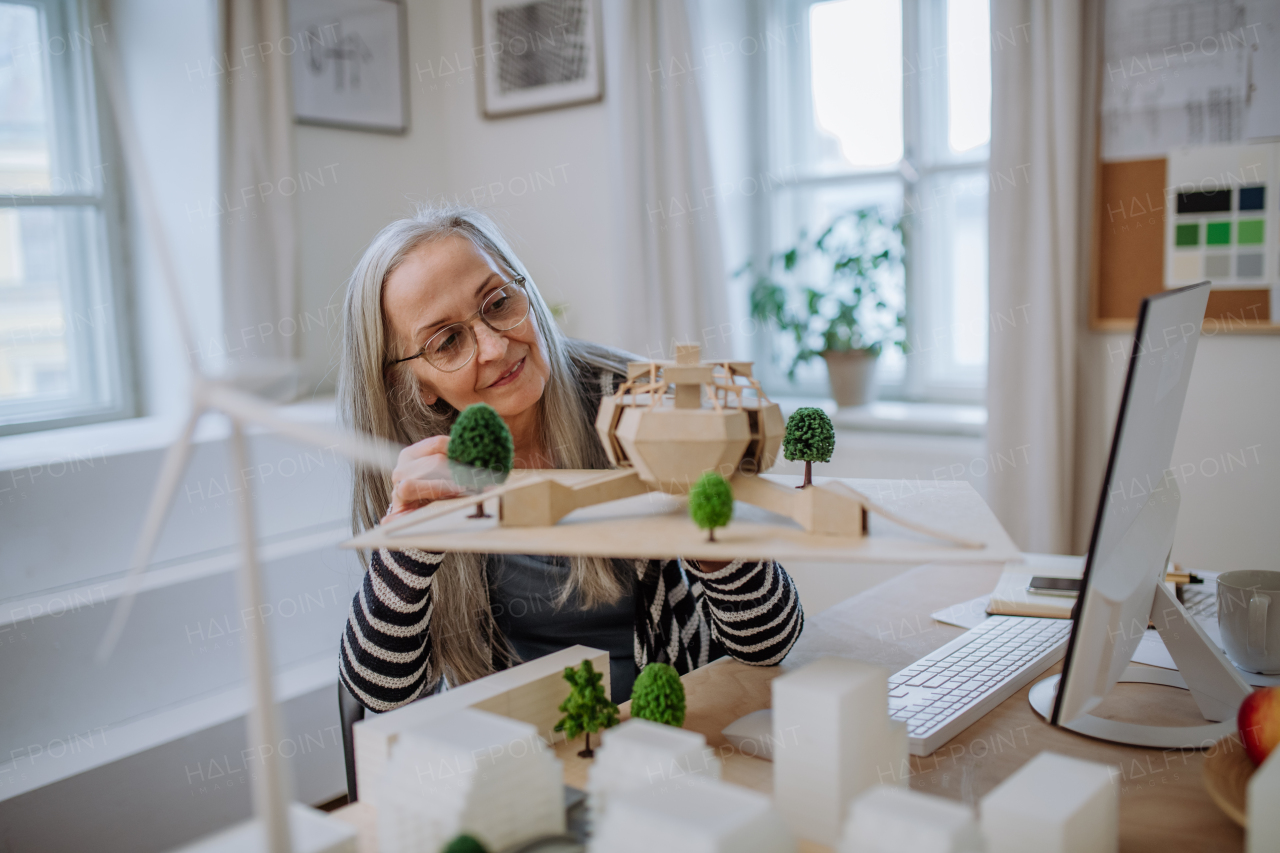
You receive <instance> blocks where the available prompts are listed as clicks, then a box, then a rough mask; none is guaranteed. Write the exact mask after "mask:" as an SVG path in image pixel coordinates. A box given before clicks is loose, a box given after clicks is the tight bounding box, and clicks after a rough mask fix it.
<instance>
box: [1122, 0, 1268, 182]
mask: <svg viewBox="0 0 1280 853" xmlns="http://www.w3.org/2000/svg"><path fill="white" fill-rule="evenodd" d="M1102 31H1103V68H1102V104H1101V110H1100V112H1101V118H1102V152H1101V154H1102V159H1103V160H1104V161H1113V160H1134V159H1142V158H1148V157H1164V156H1165V155H1166V154H1168V153H1169V152H1170V151H1172V150H1173V149H1174V148H1177V147H1179V146H1184V145H1216V144H1221V143H1232V142H1244V141H1246V140H1249V139H1260V138H1266V137H1270V136H1275V135H1277V134H1280V76H1278V75H1277V74H1276V73H1275V72H1276V70H1277V68H1280V3H1276V2H1275V0H1227V1H1226V2H1218V3H1171V2H1169V0H1107V3H1106V12H1105V21H1104V26H1103V28H1102Z"/></svg>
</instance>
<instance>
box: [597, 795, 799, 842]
mask: <svg viewBox="0 0 1280 853" xmlns="http://www.w3.org/2000/svg"><path fill="white" fill-rule="evenodd" d="M587 849H588V853H655V851H661V853H794V851H795V849H796V843H795V839H794V838H793V837H792V835H791V832H790V831H789V830H788V829H787V825H786V823H785V822H784V821H783V820H782V817H781V815H779V814H778V812H777V811H776V810H775V809H774V807H773V803H772V802H771V801H770V800H769V798H768V797H766V796H765V795H764V794H761V793H758V792H756V791H751V790H748V789H746V788H741V787H739V786H737V785H730V784H728V783H727V782H720V781H718V780H715V779H710V778H705V777H704V778H701V779H698V778H695V779H694V780H691V781H690V782H689V783H688V784H685V785H682V786H680V787H679V788H661V787H655V786H644V787H640V788H631V789H629V790H626V791H618V792H616V793H614V794H613V795H612V796H611V797H610V798H609V810H608V813H607V814H606V815H605V817H604V819H603V820H601V821H600V823H599V824H597V825H596V828H595V833H594V835H593V836H592V838H591V845H590V846H589V847H588V848H587Z"/></svg>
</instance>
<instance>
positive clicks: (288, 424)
mask: <svg viewBox="0 0 1280 853" xmlns="http://www.w3.org/2000/svg"><path fill="white" fill-rule="evenodd" d="M203 394H204V399H205V401H206V402H207V404H208V405H209V406H210V407H211V408H216V409H218V410H220V411H223V412H225V413H226V414H227V415H229V416H230V417H232V418H234V419H236V420H238V421H240V422H241V423H244V424H254V425H256V426H260V427H267V428H269V429H271V430H274V431H275V432H278V433H281V434H283V435H286V436H288V437H290V438H292V439H295V440H297V441H300V442H302V443H304V444H310V445H313V446H315V447H321V448H325V449H333V450H334V451H336V452H337V453H340V454H342V455H343V456H345V457H347V458H348V459H350V460H351V461H352V462H358V463H360V464H361V465H368V466H369V467H370V468H377V469H380V470H382V471H386V472H388V473H390V472H391V471H392V470H393V469H394V468H395V467H396V463H397V462H398V461H399V459H400V448H399V446H397V445H396V444H394V443H392V442H390V441H386V440H384V439H381V438H372V437H369V436H364V435H360V434H359V433H355V432H350V431H347V430H341V429H335V428H333V427H327V426H320V425H317V424H308V423H302V422H300V421H291V420H289V419H288V418H286V417H284V416H283V415H281V414H280V410H279V409H277V408H276V407H275V406H273V405H271V404H270V403H267V402H265V401H263V400H261V399H259V398H258V397H254V396H253V395H251V394H246V393H244V392H243V391H240V390H238V389H236V388H233V387H231V386H230V385H227V384H226V383H223V382H210V383H209V384H208V385H207V386H206V387H205V388H204V390H203Z"/></svg>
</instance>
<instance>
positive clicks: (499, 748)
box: [378, 708, 565, 853]
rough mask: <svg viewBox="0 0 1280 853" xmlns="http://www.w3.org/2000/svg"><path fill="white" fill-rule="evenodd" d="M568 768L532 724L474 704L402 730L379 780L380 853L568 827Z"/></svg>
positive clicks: (497, 842)
mask: <svg viewBox="0 0 1280 853" xmlns="http://www.w3.org/2000/svg"><path fill="white" fill-rule="evenodd" d="M562 774H563V769H562V767H561V763H560V761H559V760H558V759H557V758H556V757H555V754H554V753H553V752H552V751H551V749H550V748H549V747H548V746H547V745H546V743H545V742H544V741H543V740H542V739H541V738H540V737H538V732H537V729H535V728H534V727H533V726H531V725H529V724H528V723H521V722H518V721H516V720H510V719H507V718H506V717H499V716H498V715H496V714H490V713H488V712H486V711H477V710H475V709H472V708H468V709H465V710H461V711H457V712H455V713H452V714H448V715H446V716H443V717H438V718H436V719H434V720H432V721H430V722H429V723H427V724H425V725H423V726H422V727H420V728H417V729H413V730H411V731H407V732H404V733H402V734H401V736H400V738H399V740H398V741H397V743H396V745H395V747H394V748H393V750H392V753H391V761H390V763H389V764H388V765H387V769H386V771H385V773H384V775H383V778H382V780H381V791H380V792H379V794H380V796H379V800H378V841H379V849H380V850H381V851H382V853H437V851H439V850H440V849H441V848H442V847H443V846H444V845H445V844H447V843H448V842H449V841H450V840H452V839H453V838H454V837H455V836H457V835H459V834H460V833H464V832H465V833H468V834H470V835H473V836H475V837H476V838H478V839H479V840H480V841H482V842H483V843H484V845H485V846H486V847H488V848H489V849H490V850H500V849H503V848H505V847H508V846H511V845H513V844H519V843H520V842H523V841H528V840H530V839H532V838H536V837H538V836H540V835H549V834H554V833H561V832H564V827H565V820H564V787H563V775H562Z"/></svg>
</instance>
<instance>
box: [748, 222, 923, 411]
mask: <svg viewBox="0 0 1280 853" xmlns="http://www.w3.org/2000/svg"><path fill="white" fill-rule="evenodd" d="M903 255H904V246H903V240H902V226H901V223H900V222H899V221H897V220H894V221H886V219H885V218H884V216H883V215H882V214H881V213H880V211H879V209H877V208H874V207H869V208H863V209H861V210H852V211H849V212H847V213H842V214H840V215H839V216H837V217H836V218H835V219H834V220H832V222H831V224H830V225H828V226H827V227H826V229H825V230H824V231H823V232H822V234H821V235H819V236H818V237H817V239H814V240H810V239H809V238H808V236H807V234H806V232H804V231H801V232H800V239H799V240H798V241H797V242H796V244H795V245H794V246H791V247H790V248H787V249H783V250H782V251H779V252H775V253H774V254H773V255H771V256H770V257H769V261H768V264H767V268H766V269H758V268H757V266H756V265H755V263H754V262H751V261H748V262H747V263H746V264H745V265H744V266H743V267H742V268H741V269H739V270H738V272H737V273H736V274H735V275H736V276H744V275H746V276H751V277H752V284H751V297H750V303H751V316H752V318H753V319H755V320H756V321H757V322H759V323H761V324H766V325H771V326H775V327H776V328H777V329H778V330H779V331H780V332H782V333H783V334H784V335H785V336H786V337H788V338H790V340H791V343H792V344H793V346H794V348H795V351H794V354H793V355H792V359H791V365H790V367H789V368H788V370H787V377H788V378H789V379H791V380H792V381H795V374H796V368H798V367H799V366H800V365H801V364H803V363H805V362H807V361H809V360H811V359H813V358H815V357H819V356H821V357H822V359H823V360H824V361H825V362H826V363H827V376H828V378H829V379H830V381H831V394H832V396H833V397H834V398H835V400H836V404H837V405H839V406H862V405H866V404H867V403H869V402H871V400H872V399H873V398H874V396H875V395H874V377H875V366H876V359H878V358H879V356H880V353H881V352H882V351H883V349H884V348H885V347H886V346H897V347H899V348H901V349H902V350H903V351H904V352H905V351H906V342H905V335H904V325H905V319H906V317H905V314H904V308H903V297H902V293H903V285H902V273H903Z"/></svg>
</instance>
